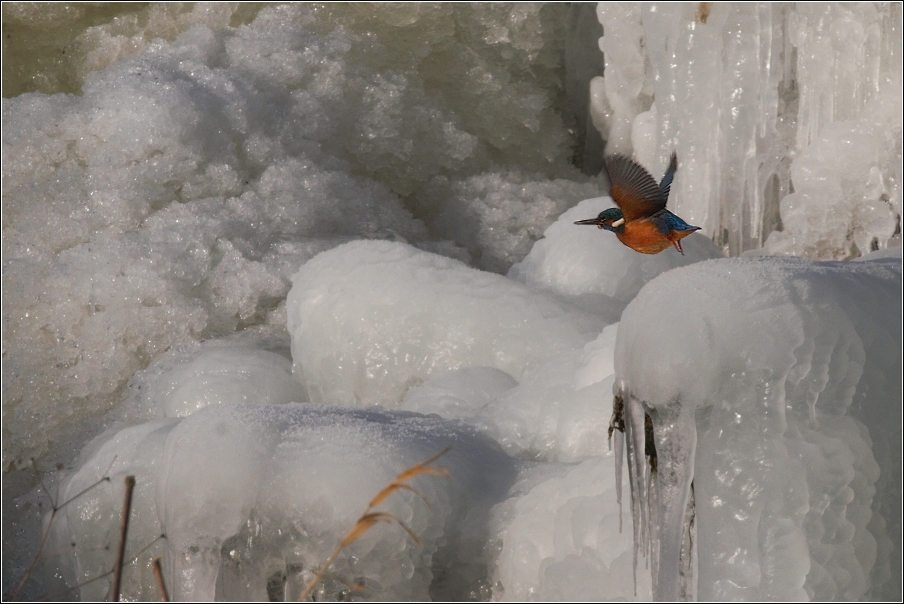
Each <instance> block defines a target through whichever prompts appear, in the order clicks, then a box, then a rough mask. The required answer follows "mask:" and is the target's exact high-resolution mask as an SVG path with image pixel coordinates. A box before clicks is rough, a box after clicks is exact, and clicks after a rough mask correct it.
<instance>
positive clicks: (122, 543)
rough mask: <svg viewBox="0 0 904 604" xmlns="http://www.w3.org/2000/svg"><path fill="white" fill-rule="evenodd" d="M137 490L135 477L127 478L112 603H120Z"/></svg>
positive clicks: (114, 570) (111, 592) (114, 571)
mask: <svg viewBox="0 0 904 604" xmlns="http://www.w3.org/2000/svg"><path fill="white" fill-rule="evenodd" d="M134 489H135V477H134V476H126V495H125V500H124V501H123V503H122V520H121V521H120V525H119V547H118V548H117V549H116V564H115V565H114V566H113V586H112V587H111V588H110V601H111V602H119V584H120V582H121V580H122V563H123V558H124V557H125V554H126V537H127V536H128V534H129V515H130V514H131V512H132V491H133V490H134Z"/></svg>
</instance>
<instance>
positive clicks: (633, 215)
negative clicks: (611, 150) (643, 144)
mask: <svg viewBox="0 0 904 604" xmlns="http://www.w3.org/2000/svg"><path fill="white" fill-rule="evenodd" d="M606 171H607V172H608V173H609V182H610V183H612V188H611V189H610V195H612V199H613V200H615V203H616V204H618V207H619V208H620V209H621V211H622V213H623V214H624V216H625V220H626V221H627V222H631V221H632V220H637V219H638V218H644V217H647V216H652V215H653V214H655V213H656V212H658V211H659V210H662V209H663V208H665V202H666V200H668V198H669V195H668V190H666V191H665V192H664V193H663V190H662V189H661V188H660V187H659V185H657V184H656V181H655V180H653V177H652V176H650V173H649V172H647V171H646V170H645V169H644V168H643V166H641V165H640V164H638V163H637V162H636V161H634V160H633V159H631V158H629V157H625V156H624V155H612V156H611V157H608V158H606Z"/></svg>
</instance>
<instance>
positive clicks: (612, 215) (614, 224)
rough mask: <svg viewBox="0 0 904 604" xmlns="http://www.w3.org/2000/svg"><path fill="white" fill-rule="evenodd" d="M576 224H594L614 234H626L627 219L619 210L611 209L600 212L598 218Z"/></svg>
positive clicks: (578, 221) (579, 221)
mask: <svg viewBox="0 0 904 604" xmlns="http://www.w3.org/2000/svg"><path fill="white" fill-rule="evenodd" d="M574 223H575V224H593V225H596V226H597V227H598V228H601V229H606V230H607V231H612V232H613V233H624V232H625V217H624V215H623V214H622V211H621V210H619V209H618V208H609V209H607V210H603V211H602V212H600V214H599V216H597V217H596V218H588V219H586V220H575V221H574Z"/></svg>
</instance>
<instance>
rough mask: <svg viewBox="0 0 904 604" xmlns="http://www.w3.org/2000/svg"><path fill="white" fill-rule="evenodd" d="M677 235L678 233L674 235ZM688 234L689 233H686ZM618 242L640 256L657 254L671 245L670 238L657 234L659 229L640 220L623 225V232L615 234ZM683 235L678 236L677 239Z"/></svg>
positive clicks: (644, 220)
mask: <svg viewBox="0 0 904 604" xmlns="http://www.w3.org/2000/svg"><path fill="white" fill-rule="evenodd" d="M675 234H676V235H678V234H679V233H675ZM688 234H689V233H688ZM616 236H618V239H619V241H621V242H622V243H624V244H625V245H627V246H628V247H629V248H631V249H632V250H635V251H638V252H640V253H641V254H658V253H659V252H661V251H662V250H664V249H665V248H667V247H669V246H670V245H672V240H671V238H669V237H667V236H666V235H663V234H662V233H660V232H659V227H657V226H656V225H655V224H653V223H652V222H651V221H649V220H647V219H644V218H641V219H640V220H632V221H630V222H626V223H625V231H624V232H623V233H616ZM681 236H683V235H679V237H678V239H680V238H681Z"/></svg>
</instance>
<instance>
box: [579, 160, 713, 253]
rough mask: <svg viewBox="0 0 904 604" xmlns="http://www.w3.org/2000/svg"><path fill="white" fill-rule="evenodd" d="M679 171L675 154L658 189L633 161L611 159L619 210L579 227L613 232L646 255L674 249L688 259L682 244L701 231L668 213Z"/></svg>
mask: <svg viewBox="0 0 904 604" xmlns="http://www.w3.org/2000/svg"><path fill="white" fill-rule="evenodd" d="M677 169H678V157H677V156H676V155H675V153H672V158H671V160H670V161H669V167H668V169H667V170H666V171H665V176H663V177H662V182H660V183H659V184H658V185H657V184H656V181H655V180H653V177H652V176H650V173H649V172H647V171H646V170H645V169H644V168H643V166H641V165H640V164H638V163H637V162H636V161H634V160H633V159H631V158H629V157H625V156H624V155H613V156H611V157H608V158H607V159H606V171H607V172H609V182H611V183H612V187H611V189H610V195H611V196H612V199H614V200H615V203H616V204H617V205H618V208H609V209H608V210H603V211H602V212H600V214H599V216H597V217H596V218H588V219H587V220H577V221H575V224H595V225H596V226H598V227H599V228H601V229H606V230H607V231H612V232H613V233H615V236H616V237H618V240H619V241H621V242H622V243H624V244H625V245H627V246H628V247H629V248H631V249H632V250H636V251H638V252H640V253H642V254H658V253H659V252H661V251H662V250H664V249H666V248H667V247H669V245H672V246H674V247H675V249H676V250H678V251H679V252H681V254H682V255H684V250H682V249H681V240H682V239H683V238H684V237H687V236H688V235H690V234H691V233H693V232H694V231H698V230H700V227H695V226H691V225H689V224H688V223H686V222H684V221H683V220H682V219H681V218H679V217H678V216H676V215H674V214H672V213H671V212H669V211H668V210H666V209H665V204H666V202H667V201H668V199H669V188H670V187H671V186H672V179H673V178H674V176H675V170H677Z"/></svg>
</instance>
